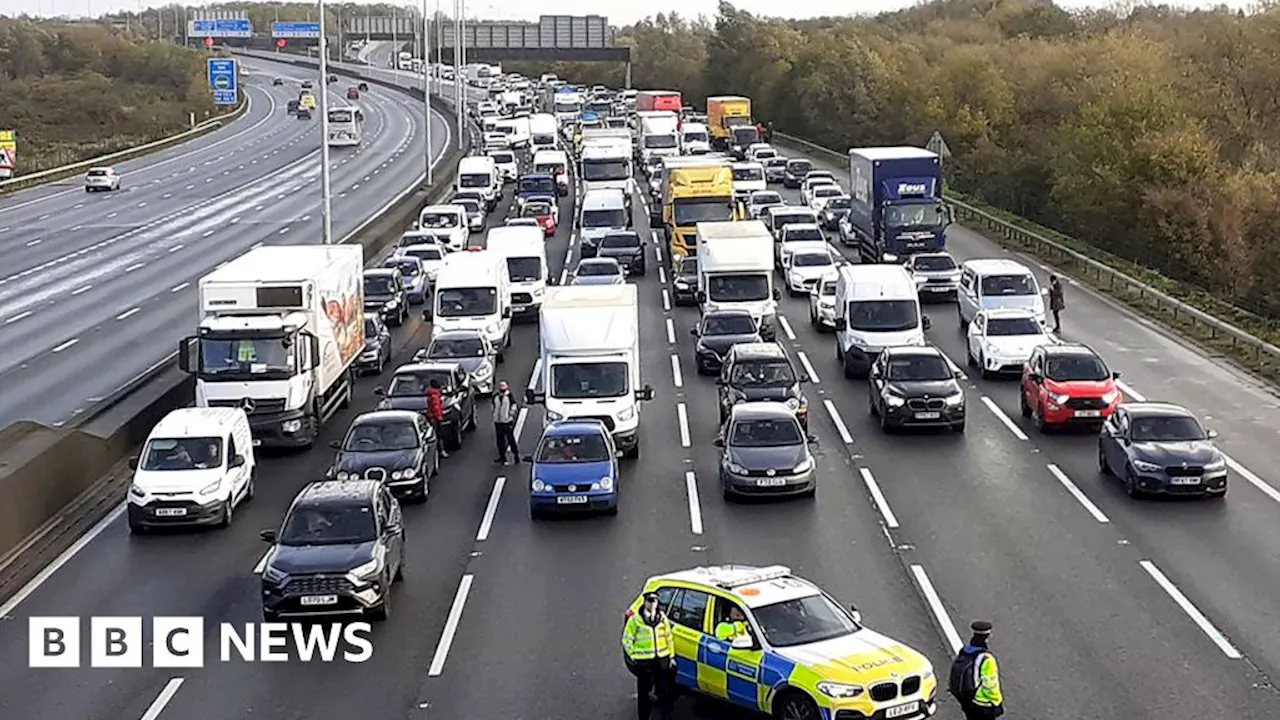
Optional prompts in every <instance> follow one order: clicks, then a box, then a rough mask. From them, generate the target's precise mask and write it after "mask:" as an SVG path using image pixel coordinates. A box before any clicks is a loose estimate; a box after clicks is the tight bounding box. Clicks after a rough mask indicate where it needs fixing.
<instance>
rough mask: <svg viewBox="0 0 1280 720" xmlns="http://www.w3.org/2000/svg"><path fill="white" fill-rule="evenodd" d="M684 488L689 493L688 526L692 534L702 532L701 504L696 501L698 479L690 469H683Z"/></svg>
mask: <svg viewBox="0 0 1280 720" xmlns="http://www.w3.org/2000/svg"><path fill="white" fill-rule="evenodd" d="M684 488H685V492H687V493H688V495H689V526H690V529H692V530H693V534H694V535H701V534H702V505H701V504H700V503H699V502H698V480H697V478H696V477H695V476H694V474H693V471H692V470H687V471H685V474H684Z"/></svg>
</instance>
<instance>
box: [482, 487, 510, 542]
mask: <svg viewBox="0 0 1280 720" xmlns="http://www.w3.org/2000/svg"><path fill="white" fill-rule="evenodd" d="M506 484H507V479H506V478H505V477H502V476H501V475H499V476H498V478H497V479H496V480H494V481H493V492H491V493H489V504H488V505H486V506H485V508H484V517H483V518H482V519H481V520H480V530H479V531H478V532H477V533H476V542H484V541H485V540H488V539H489V531H490V530H491V529H493V516H494V515H495V514H497V512H498V501H499V500H501V499H502V488H504V487H506Z"/></svg>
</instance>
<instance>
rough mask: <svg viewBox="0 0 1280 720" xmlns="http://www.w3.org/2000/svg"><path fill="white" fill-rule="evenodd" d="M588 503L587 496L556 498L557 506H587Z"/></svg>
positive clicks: (562, 496)
mask: <svg viewBox="0 0 1280 720" xmlns="http://www.w3.org/2000/svg"><path fill="white" fill-rule="evenodd" d="M586 503H587V496H586V495H561V496H560V497H557V498H556V504H558V505H585V504H586Z"/></svg>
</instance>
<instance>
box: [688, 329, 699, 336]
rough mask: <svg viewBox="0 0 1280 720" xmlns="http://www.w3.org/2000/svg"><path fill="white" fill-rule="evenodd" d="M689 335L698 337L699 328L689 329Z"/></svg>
mask: <svg viewBox="0 0 1280 720" xmlns="http://www.w3.org/2000/svg"><path fill="white" fill-rule="evenodd" d="M689 334H690V335H692V336H694V337H698V328H689Z"/></svg>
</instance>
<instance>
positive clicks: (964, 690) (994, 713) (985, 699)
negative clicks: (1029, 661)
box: [947, 620, 1004, 720]
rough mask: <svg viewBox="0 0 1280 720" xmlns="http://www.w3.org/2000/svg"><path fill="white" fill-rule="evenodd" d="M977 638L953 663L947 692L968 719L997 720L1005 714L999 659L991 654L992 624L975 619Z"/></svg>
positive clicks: (975, 636) (972, 638)
mask: <svg viewBox="0 0 1280 720" xmlns="http://www.w3.org/2000/svg"><path fill="white" fill-rule="evenodd" d="M969 627H970V629H972V630H973V637H971V638H970V639H969V642H968V644H967V645H965V646H964V647H962V648H960V652H959V653H957V654H956V659H955V660H954V661H953V662H952V663H951V676H950V680H949V682H948V684H947V689H948V690H949V691H950V692H951V694H952V696H954V697H955V699H956V700H958V701H960V709H961V710H963V711H964V716H965V719H966V720H994V718H998V717H1000V716H1001V715H1003V714H1004V694H1003V693H1002V692H1001V691H1000V676H999V670H998V669H997V668H996V656H995V655H992V654H991V623H989V622H986V621H983V620H975V621H974V622H973V624H971V625H970V626H969Z"/></svg>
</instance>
